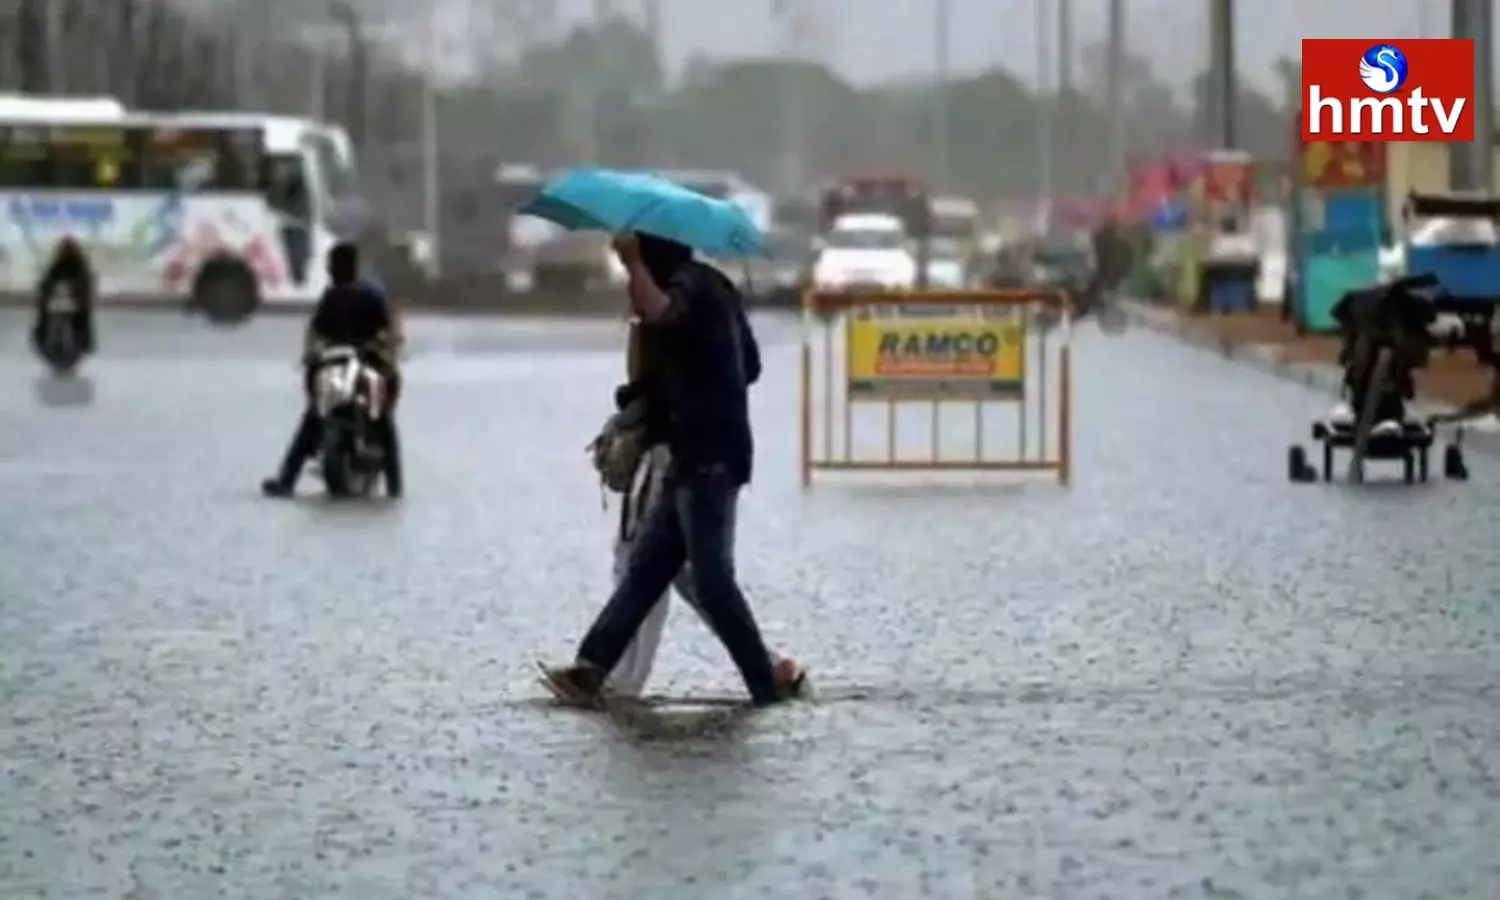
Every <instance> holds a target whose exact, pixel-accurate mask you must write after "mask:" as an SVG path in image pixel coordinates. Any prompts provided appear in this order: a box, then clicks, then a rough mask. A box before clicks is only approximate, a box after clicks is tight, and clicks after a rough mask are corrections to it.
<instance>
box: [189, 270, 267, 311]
mask: <svg viewBox="0 0 1500 900" xmlns="http://www.w3.org/2000/svg"><path fill="white" fill-rule="evenodd" d="M192 305H193V308H194V309H196V310H198V311H200V312H202V313H203V314H204V315H206V316H208V321H209V322H211V323H213V324H215V325H240V324H242V323H244V322H245V321H247V320H248V319H249V318H250V317H251V316H253V315H255V310H256V308H257V307H259V306H260V285H259V284H257V283H256V280H255V273H254V272H251V271H250V267H249V266H247V265H245V263H244V261H243V260H241V259H238V258H237V257H233V256H215V257H213V258H212V259H210V260H208V261H207V262H205V263H204V264H203V267H202V268H201V269H199V270H198V275H197V277H195V278H194V279H193V296H192Z"/></svg>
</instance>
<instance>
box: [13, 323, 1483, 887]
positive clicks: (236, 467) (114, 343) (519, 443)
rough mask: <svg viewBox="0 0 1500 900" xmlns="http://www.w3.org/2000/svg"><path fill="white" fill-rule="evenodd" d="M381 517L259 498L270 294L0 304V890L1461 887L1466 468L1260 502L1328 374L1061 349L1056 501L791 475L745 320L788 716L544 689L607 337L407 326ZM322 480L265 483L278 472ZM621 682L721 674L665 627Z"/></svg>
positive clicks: (778, 342)
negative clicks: (791, 701) (576, 696)
mask: <svg viewBox="0 0 1500 900" xmlns="http://www.w3.org/2000/svg"><path fill="white" fill-rule="evenodd" d="M414 328H415V332H416V334H415V337H414V354H413V358H412V360H411V361H410V363H409V367H408V379H409V385H410V386H409V388H408V396H407V399H406V401H405V407H406V408H405V410H404V425H405V433H406V443H407V453H408V464H407V466H408V488H409V492H410V494H409V497H408V499H407V501H406V502H405V503H404V504H403V505H401V506H400V507H399V508H397V507H388V506H378V505H377V506H373V507H338V508H335V507H331V506H329V505H328V504H326V503H324V502H322V501H320V500H317V499H307V500H304V501H299V502H296V503H291V504H275V503H270V502H268V501H264V500H261V499H259V498H258V497H257V496H256V495H255V493H254V486H255V484H256V482H257V481H258V479H259V478H260V476H261V475H262V474H265V473H266V472H267V470H268V468H269V467H270V466H271V465H272V463H273V462H274V459H275V457H276V455H277V454H278V453H279V452H280V451H281V445H282V441H283V440H284V439H285V437H286V436H287V432H288V429H289V428H290V427H291V424H292V418H293V417H294V415H295V413H296V404H297V402H298V397H297V393H296V387H295V376H294V372H293V369H292V364H291V355H292V353H294V347H295V344H296V334H297V329H298V325H297V323H295V322H291V321H288V320H278V321H263V322H259V323H257V324H255V325H254V326H253V327H252V328H251V329H249V330H247V331H243V332H234V333H216V332H208V331H202V330H199V329H198V328H197V327H196V326H193V325H191V324H189V323H186V322H183V321H180V320H178V319H176V318H173V317H171V316H161V317H140V318H133V319H124V318H112V317H105V320H104V329H105V330H104V334H103V341H104V343H105V350H106V352H107V356H105V357H104V358H101V359H99V360H97V361H95V363H96V364H95V365H93V366H92V367H91V369H90V371H91V375H92V378H93V386H94V396H93V398H92V402H90V403H88V404H78V405H72V406H66V405H55V404H56V401H58V400H59V399H61V398H59V397H58V396H57V395H56V392H55V390H54V391H53V392H52V393H51V394H49V395H48V397H49V399H51V400H52V401H54V405H46V404H43V403H40V402H39V397H38V390H39V387H38V384H37V382H36V380H35V376H36V367H35V365H34V364H33V362H32V360H30V359H29V358H27V356H26V355H25V354H24V352H23V350H22V341H21V336H20V329H21V323H20V320H19V319H17V318H15V317H14V316H11V315H10V314H8V313H7V314H4V315H3V316H0V340H3V343H4V350H3V351H0V423H3V426H0V497H3V502H4V514H3V518H0V779H3V780H0V786H3V787H0V896H3V897H6V898H29V897H43V896H45V897H83V896H98V897H118V898H132V900H147V898H164V900H180V898H200V897H230V898H236V900H250V898H301V897H306V898H314V897H341V898H342V897H347V898H359V900H383V898H392V900H398V898H399V900H409V898H428V897H432V898H438V897H444V898H449V897H464V898H467V897H476V898H487V897H496V898H506V900H511V898H525V897H558V898H574V897H581V896H587V897H598V898H613V897H620V898H640V897H651V898H675V897H682V898H703V897H723V898H740V897H744V898H751V897H754V898H760V897H783V896H788V897H789V896H798V897H889V898H902V900H905V898H915V897H941V898H968V897H994V898H1027V897H1057V898H1074V897H1076V898H1105V897H1118V898H1156V897H1219V898H1223V897H1240V898H1250V897H1266V898H1300V897H1306V898H1359V897H1364V898H1387V897H1389V898H1416V897H1433V898H1444V900H1449V898H1456V897H1483V898H1492V897H1494V896H1495V895H1496V891H1497V890H1500V888H1497V885H1500V862H1497V854H1496V850H1497V849H1500V785H1497V783H1496V777H1497V774H1500V772H1497V770H1500V688H1497V687H1496V683H1497V680H1500V631H1497V625H1500V589H1497V587H1496V585H1500V547H1497V544H1496V535H1497V534H1500V504H1497V499H1500V476H1497V474H1496V473H1497V466H1496V464H1495V463H1494V462H1493V461H1491V460H1487V459H1484V458H1475V459H1474V460H1473V468H1474V469H1475V480H1474V481H1473V482H1471V483H1470V484H1468V485H1465V486H1456V485H1451V484H1447V483H1442V482H1436V483H1434V484H1433V485H1431V486H1430V487H1428V488H1427V489H1425V490H1421V489H1419V490H1406V489H1402V488H1400V487H1392V486H1372V487H1370V488H1369V489H1366V490H1360V491H1355V490H1347V489H1342V488H1339V487H1325V486H1302V487H1292V486H1290V485H1287V484H1286V483H1285V481H1284V478H1283V475H1284V468H1283V467H1284V448H1285V445H1286V443H1287V442H1288V441H1289V440H1292V439H1295V438H1299V437H1301V436H1302V435H1304V434H1305V431H1306V427H1307V421H1308V417H1309V416H1310V415H1312V414H1313V413H1315V412H1317V411H1319V410H1320V409H1321V408H1322V407H1323V406H1324V405H1325V404H1326V403H1327V400H1326V398H1323V397H1320V396H1318V395H1315V394H1312V393H1309V392H1306V391H1304V390H1302V389H1300V388H1297V387H1295V386H1292V385H1289V384H1285V383H1282V382H1278V381H1276V380H1273V379H1270V378H1268V377H1265V376H1262V375H1258V374H1255V373H1252V372H1249V371H1247V370H1245V369H1242V368H1239V367H1237V366H1235V365H1234V364H1232V363H1227V362H1225V361H1223V360H1220V359H1216V358H1214V357H1212V356H1210V355H1208V354H1203V353H1200V352H1197V351H1194V350H1191V349H1188V348H1185V347H1181V346H1179V345H1176V344H1174V343H1172V342H1170V341H1168V340H1167V339H1164V338H1160V337H1156V336H1152V335H1147V334H1138V333H1132V334H1130V335H1128V336H1125V337H1123V338H1119V339H1114V340H1106V339H1103V338H1100V337H1098V336H1097V335H1094V334H1092V333H1090V334H1086V335H1084V336H1083V337H1082V338H1081V341H1082V343H1081V346H1080V349H1079V353H1078V364H1079V368H1078V382H1079V386H1078V417H1079V429H1078V464H1077V486H1076V487H1075V488H1074V489H1073V490H1072V491H1070V492H1064V491H1060V490H1058V489H1057V488H1055V487H1052V486H1050V485H1046V484H1035V485H1027V486H1025V487H1020V488H1016V487H1011V488H1006V487H994V486H986V487H977V488H975V487H969V488H958V487H952V486H950V487H946V488H936V489H923V488H920V487H913V486H900V485H893V484H875V485H869V484H865V485H859V486H850V485H847V484H838V483H828V484H820V485H819V486H818V487H817V488H816V489H815V490H814V491H813V492H812V493H810V494H807V495H803V494H802V493H801V492H800V490H799V488H798V487H797V484H796V471H795V469H796V466H795V450H796V440H795V433H794V431H793V429H792V425H793V421H794V408H795V406H794V402H793V398H794V393H793V371H794V370H793V362H794V360H795V353H794V349H793V343H792V337H793V332H792V330H791V327H790V324H789V323H787V322H778V321H774V320H772V321H763V322H762V323H761V325H760V328H761V333H762V338H763V340H764V341H765V342H766V344H767V351H766V356H767V365H768V375H767V381H766V383H765V384H763V385H762V386H760V387H758V388H757V389H756V396H755V406H756V415H757V419H758V423H759V440H760V457H759V474H758V478H757V481H756V484H755V486H754V488H753V491H752V492H751V494H750V495H749V496H748V498H747V501H746V507H745V513H744V515H745V521H744V524H743V527H742V535H743V538H742V540H743V546H742V560H741V568H742V571H743V577H744V580H745V582H746V585H747V588H748V589H749V591H750V593H751V594H752V595H753V598H754V599H755V600H756V601H757V602H758V605H759V610H760V613H761V615H762V616H763V619H764V624H765V627H766V630H767V631H768V633H769V635H770V636H771V638H772V639H773V641H774V643H776V644H777V645H779V646H781V647H783V648H785V649H787V650H789V651H791V652H793V653H795V654H797V655H798V656H800V657H802V658H804V659H805V660H806V662H807V663H808V664H809V665H810V666H811V667H812V668H813V670H814V673H815V675H816V678H817V680H818V682H819V686H820V688H821V689H822V691H823V694H824V700H823V701H821V702H818V703H814V704H807V705H799V706H795V707H792V708H786V709H779V710H775V711H770V712H766V713H761V714H758V715H755V716H753V717H744V718H739V719H735V718H732V717H730V716H729V714H727V713H725V712H724V711H723V710H717V711H703V710H692V709H675V710H669V711H663V712H661V713H659V714H653V715H646V714H640V715H635V716H630V717H622V718H620V719H618V720H611V719H609V718H605V717H601V716H588V715H582V714H576V713H570V712H567V711H561V710H554V709H550V708H548V707H547V706H546V704H544V703H542V702H540V700H539V698H538V691H537V689H536V688H534V686H533V685H532V683H531V675H530V671H531V665H532V659H533V657H534V656H536V655H539V654H540V655H545V656H548V657H552V658H562V657H564V656H565V655H567V654H568V653H569V652H570V651H571V649H572V644H573V641H574V640H575V639H576V637H577V635H578V634H579V631H580V629H581V628H582V627H583V625H584V623H585V622H586V621H587V620H588V618H589V616H590V614H591V613H592V611H593V610H594V609H595V607H596V606H597V604H598V603H600V602H601V600H602V598H603V595H604V591H605V590H606V587H607V574H608V565H607V559H606V556H607V547H606V545H607V541H608V537H609V532H610V528H611V524H612V520H611V518H610V515H609V514H606V513H603V512H601V510H600V505H599V502H600V498H599V494H598V489H597V487H596V485H595V483H594V481H593V480H592V479H591V477H590V473H589V472H588V471H587V469H586V468H585V466H584V464H583V459H582V456H581V453H580V448H581V447H582V445H583V444H584V442H585V441H586V440H587V439H588V438H589V437H591V436H592V433H593V430H594V428H595V426H597V424H598V420H599V418H600V417H601V416H602V414H603V412H604V411H605V408H606V402H607V388H608V387H609V386H610V385H611V384H612V383H613V379H614V378H615V376H616V375H617V374H618V373H619V371H620V367H621V364H620V359H619V354H618V352H617V346H618V342H619V338H620V334H619V330H618V329H617V328H616V327H614V326H611V325H602V324H583V323H571V324H560V325H551V326H546V327H542V326H531V325H526V324H524V323H510V324H503V323H494V322H478V321H473V320H468V321H463V322H442V321H429V322H422V323H420V324H418V325H415V326H414ZM314 486H315V485H304V488H305V489H310V488H312V487H314ZM657 683H658V684H659V685H660V686H661V689H663V690H666V691H669V692H671V693H674V694H691V695H695V696H697V695H708V694H725V693H729V692H732V691H735V690H737V685H736V683H735V681H734V679H733V677H732V676H731V674H730V672H729V670H728V666H727V663H726V662H725V661H724V660H723V659H722V656H721V653H720V651H719V650H718V649H717V647H716V646H715V645H714V643H713V642H712V641H711V639H710V638H708V637H707V636H706V635H705V634H704V633H703V630H702V628H701V626H699V625H698V623H697V622H696V621H695V620H693V619H692V617H691V616H688V615H685V614H681V613H678V614H676V615H675V617H674V619H673V624H672V625H671V626H670V627H669V633H668V638H667V645H666V647H665V648H664V650H663V655H662V659H661V661H660V663H659V666H658V677H657Z"/></svg>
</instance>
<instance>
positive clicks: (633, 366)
mask: <svg viewBox="0 0 1500 900" xmlns="http://www.w3.org/2000/svg"><path fill="white" fill-rule="evenodd" d="M741 316H743V311H741ZM740 326H741V327H740V339H741V346H742V348H743V352H744V360H745V380H746V382H747V384H751V385H753V384H754V383H755V382H756V381H757V380H758V379H759V378H760V370H761V364H760V349H759V347H758V346H757V345H756V341H755V336H754V334H753V332H752V331H751V329H750V324H749V322H748V321H744V320H742V321H741V323H740ZM661 353H662V348H661V340H660V339H659V338H658V337H657V336H655V335H654V334H653V332H652V331H651V330H650V329H649V328H648V327H646V326H644V325H643V324H641V323H640V322H639V321H638V320H635V321H632V322H631V323H630V335H629V338H628V339H627V349H626V377H627V381H626V383H625V384H622V385H620V386H619V387H617V388H616V389H615V391H614V399H615V405H616V407H617V408H618V412H617V413H616V414H615V415H614V416H612V417H611V418H610V420H609V422H608V423H606V425H605V427H604V430H603V431H601V432H600V435H599V437H598V438H597V439H596V440H595V441H594V443H593V444H592V445H591V449H592V450H593V451H594V462H595V466H596V467H597V468H598V469H599V472H600V475H601V478H602V479H603V480H604V482H605V483H606V484H607V485H610V486H611V487H612V488H613V489H615V490H617V491H619V492H620V493H621V494H622V495H623V499H622V502H621V504H620V521H619V527H618V530H617V532H616V535H615V541H614V579H615V582H616V583H617V584H618V583H619V582H620V581H621V580H622V579H623V578H624V577H625V573H626V572H627V571H628V569H629V564H630V555H631V553H632V551H633V548H634V546H635V541H636V538H637V537H638V536H639V535H640V533H641V528H642V526H643V525H644V523H645V522H646V521H647V519H648V518H649V517H650V515H651V511H652V510H653V509H654V508H655V507H656V506H658V505H660V504H662V503H665V502H670V501H669V498H668V492H667V491H666V490H665V484H666V480H667V478H668V476H669V475H670V473H671V472H672V453H671V449H670V448H669V447H668V445H667V440H668V436H669V434H670V431H671V421H670V419H669V417H668V415H667V411H668V407H667V397H666V396H665V385H664V384H663V379H662V377H661V374H662V371H663V364H662V361H661V360H660V356H661ZM734 524H735V523H734V521H733V520H732V519H731V521H730V523H729V528H730V532H731V535H732V533H733V530H734ZM731 541H732V537H731ZM672 589H673V590H674V591H676V593H677V595H678V596H679V597H681V598H682V600H683V601H684V602H685V603H687V604H688V606H690V607H691V608H692V609H693V610H694V611H695V612H697V613H698V615H699V617H700V618H703V620H704V622H705V623H709V624H710V627H712V625H711V622H710V620H709V619H708V617H707V616H705V615H704V614H703V611H702V608H701V606H700V605H699V603H698V598H697V595H696V594H695V593H694V590H693V579H692V569H691V567H690V566H687V565H684V566H683V567H682V568H681V569H679V570H678V572H677V575H676V577H675V578H673V580H672ZM668 611H669V601H668V598H667V596H665V595H663V596H662V597H661V598H660V599H659V600H658V601H657V603H656V605H655V606H654V607H652V609H651V612H650V614H649V615H648V616H647V617H646V619H645V621H644V622H643V623H642V624H641V627H640V629H638V630H637V631H636V634H635V637H634V638H633V639H632V640H631V642H630V645H629V646H628V647H627V648H626V650H625V654H624V655H623V656H622V657H621V658H620V661H619V662H617V663H616V664H615V667H614V669H613V670H612V671H611V672H610V673H609V677H608V678H607V679H606V682H605V687H606V690H607V691H608V692H609V693H610V694H611V695H613V696H621V697H639V696H641V694H642V693H643V692H644V691H645V686H646V682H647V680H648V679H649V678H650V677H651V669H652V667H653V664H654V663H655V660H656V653H657V650H658V649H659V648H660V646H661V636H662V630H663V629H664V628H665V626H666V622H667V613H668ZM772 661H773V664H774V666H775V669H776V677H777V679H778V680H779V682H780V683H781V684H782V685H783V692H784V693H787V694H789V695H802V694H804V693H805V692H806V689H807V687H808V682H807V677H806V673H805V671H804V670H803V669H802V667H801V666H800V665H799V664H798V663H797V662H796V661H795V660H793V659H792V658H791V657H787V656H781V655H777V654H773V660H772ZM549 686H550V685H549ZM563 699H565V700H566V699H569V698H568V697H566V696H564V697H563Z"/></svg>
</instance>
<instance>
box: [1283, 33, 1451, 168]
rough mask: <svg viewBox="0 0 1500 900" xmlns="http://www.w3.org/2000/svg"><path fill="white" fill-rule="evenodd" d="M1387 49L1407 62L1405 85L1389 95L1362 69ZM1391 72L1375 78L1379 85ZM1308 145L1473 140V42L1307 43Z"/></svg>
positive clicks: (1305, 138)
mask: <svg viewBox="0 0 1500 900" xmlns="http://www.w3.org/2000/svg"><path fill="white" fill-rule="evenodd" d="M1383 44H1384V45H1390V46H1391V47H1394V48H1395V49H1396V50H1397V51H1399V52H1400V54H1401V55H1403V56H1404V57H1405V58H1406V71H1405V73H1404V75H1405V80H1404V81H1402V82H1401V83H1400V85H1399V87H1397V88H1395V89H1394V90H1388V91H1384V92H1382V91H1380V90H1376V89H1374V88H1372V87H1370V86H1367V85H1366V83H1365V77H1364V73H1363V72H1362V71H1361V65H1360V62H1361V60H1362V59H1363V58H1364V56H1365V54H1366V53H1367V52H1369V51H1371V50H1373V49H1375V48H1377V47H1380V46H1381V45H1383ZM1386 58H1387V59H1390V58H1391V57H1390V56H1389V55H1387V57H1386ZM1367 71H1368V70H1367ZM1384 71H1390V70H1385V69H1381V70H1379V71H1375V72H1372V77H1374V78H1375V79H1376V80H1377V81H1378V80H1379V78H1380V76H1381V72H1384ZM1387 83H1389V82H1387ZM1302 140H1303V141H1441V142H1446V143H1454V142H1463V141H1472V140H1474V42H1473V41H1471V40H1458V39H1443V40H1435V39H1425V40H1418V39H1412V40H1395V39H1391V40H1385V39H1380V38H1368V39H1358V40H1343V39H1340V40H1322V39H1311V38H1310V39H1307V40H1304V41H1303V42H1302Z"/></svg>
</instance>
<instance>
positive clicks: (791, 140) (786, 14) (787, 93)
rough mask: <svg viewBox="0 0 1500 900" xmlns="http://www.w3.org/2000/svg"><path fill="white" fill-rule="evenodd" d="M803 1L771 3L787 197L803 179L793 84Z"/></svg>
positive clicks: (801, 44)
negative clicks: (777, 36) (778, 45)
mask: <svg viewBox="0 0 1500 900" xmlns="http://www.w3.org/2000/svg"><path fill="white" fill-rule="evenodd" d="M802 2H803V0H772V7H771V9H772V12H773V13H774V14H775V15H776V17H777V18H778V19H780V20H781V24H782V27H783V33H782V40H783V45H782V61H783V63H784V65H783V66H782V77H781V86H780V91H781V98H780V103H779V104H778V105H779V106H780V107H781V129H780V131H781V165H780V169H781V174H780V178H779V180H780V182H781V190H782V191H783V192H784V193H785V194H786V195H788V196H790V195H792V194H795V193H800V192H801V191H802V189H803V187H804V186H805V185H804V182H805V181H806V179H807V170H806V167H805V160H804V157H803V154H804V152H805V150H806V142H805V140H804V138H805V133H804V128H805V122H804V110H803V106H802V91H801V90H800V88H801V86H800V85H799V84H798V83H797V82H798V79H799V77H800V76H801V74H802V72H803V69H804V68H805V66H804V63H805V61H806V50H807V20H806V18H805V10H804V9H803V8H802Z"/></svg>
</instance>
